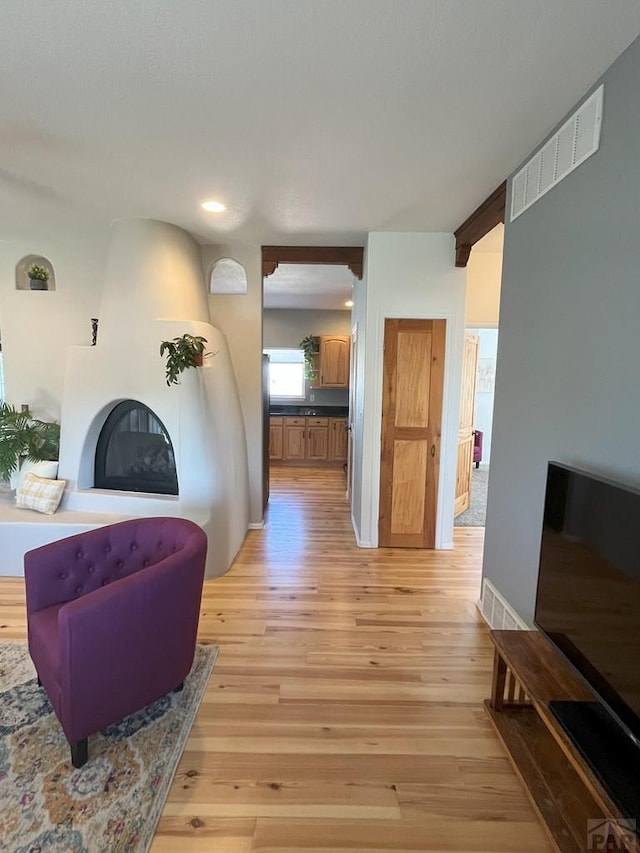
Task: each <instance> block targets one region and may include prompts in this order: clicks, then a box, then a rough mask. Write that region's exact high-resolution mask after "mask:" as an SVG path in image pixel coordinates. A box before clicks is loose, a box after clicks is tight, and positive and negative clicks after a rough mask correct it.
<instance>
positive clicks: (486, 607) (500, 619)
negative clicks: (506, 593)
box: [478, 578, 528, 631]
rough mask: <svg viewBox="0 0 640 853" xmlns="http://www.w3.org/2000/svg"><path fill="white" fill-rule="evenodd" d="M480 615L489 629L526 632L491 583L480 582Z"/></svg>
mask: <svg viewBox="0 0 640 853" xmlns="http://www.w3.org/2000/svg"><path fill="white" fill-rule="evenodd" d="M478 606H479V608H480V613H481V614H482V616H483V618H484V620H485V622H487V623H488V625H489V627H490V628H494V629H497V630H505V631H527V630H528V628H527V626H526V625H525V623H524V622H523V621H522V619H521V618H520V617H519V616H518V614H517V613H516V611H515V610H514V609H513V607H511V605H510V604H509V603H508V602H507V601H506V600H505V599H504V598H503V597H502V596H501V595H500V593H499V592H498V590H497V589H496V588H495V586H494V585H493V584H492V583H491V581H488V580H486V578H485V580H484V581H483V582H482V598H481V599H480V602H479V605H478Z"/></svg>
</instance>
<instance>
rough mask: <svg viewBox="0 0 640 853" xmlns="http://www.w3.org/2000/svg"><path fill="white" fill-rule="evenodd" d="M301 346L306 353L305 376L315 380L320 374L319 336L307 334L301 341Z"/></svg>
mask: <svg viewBox="0 0 640 853" xmlns="http://www.w3.org/2000/svg"><path fill="white" fill-rule="evenodd" d="M299 346H300V349H301V350H302V352H303V353H304V378H305V379H308V380H310V381H313V380H314V379H317V374H318V356H319V354H320V344H319V341H318V338H314V337H313V335H307V337H306V338H303V339H302V340H301V341H300V344H299Z"/></svg>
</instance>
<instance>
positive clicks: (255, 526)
mask: <svg viewBox="0 0 640 853" xmlns="http://www.w3.org/2000/svg"><path fill="white" fill-rule="evenodd" d="M247 529H248V530H264V521H250V522H249V524H248V525H247Z"/></svg>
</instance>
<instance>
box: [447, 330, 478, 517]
mask: <svg viewBox="0 0 640 853" xmlns="http://www.w3.org/2000/svg"><path fill="white" fill-rule="evenodd" d="M479 342H480V339H479V338H478V336H477V335H465V336H464V354H463V360H462V391H461V394H460V426H459V428H458V461H457V466H456V502H455V505H454V511H453V513H454V516H456V515H460V513H461V512H464V511H465V509H469V505H470V503H471V469H472V466H473V425H474V419H475V407H476V375H477V373H478V345H479Z"/></svg>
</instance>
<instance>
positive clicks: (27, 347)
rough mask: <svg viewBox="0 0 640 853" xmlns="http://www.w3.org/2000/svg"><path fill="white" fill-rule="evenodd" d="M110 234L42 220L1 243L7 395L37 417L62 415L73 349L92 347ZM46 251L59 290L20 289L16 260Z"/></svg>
mask: <svg viewBox="0 0 640 853" xmlns="http://www.w3.org/2000/svg"><path fill="white" fill-rule="evenodd" d="M108 239H109V233H108V229H107V228H97V227H91V226H90V225H87V224H83V223H82V222H80V221H78V222H73V223H70V222H65V224H64V225H61V224H60V223H59V222H58V224H57V225H56V224H54V221H53V220H52V223H51V226H50V227H49V226H45V225H40V226H39V227H37V228H33V229H32V233H31V234H30V236H28V237H25V236H20V238H18V239H14V240H4V241H0V330H1V335H2V356H3V362H4V379H5V399H6V400H7V401H8V402H10V403H14V404H15V405H18V406H19V405H20V404H22V403H28V404H29V406H30V407H31V409H32V411H33V412H34V414H35V415H37V416H39V417H42V418H46V419H58V418H59V417H60V401H61V399H62V386H63V380H64V370H65V364H66V355H67V347H69V346H73V345H83V344H89V343H90V341H91V318H92V317H97V316H98V309H99V305H100V297H101V294H102V286H103V282H104V269H105V262H106V255H107V245H108ZM31 254H37V255H43V256H44V257H46V258H48V259H49V260H50V261H51V263H52V264H53V266H54V268H55V276H56V290H55V291H30V290H16V281H15V268H16V264H17V263H18V262H19V261H20V259H21V258H23V257H24V256H25V255H31Z"/></svg>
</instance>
